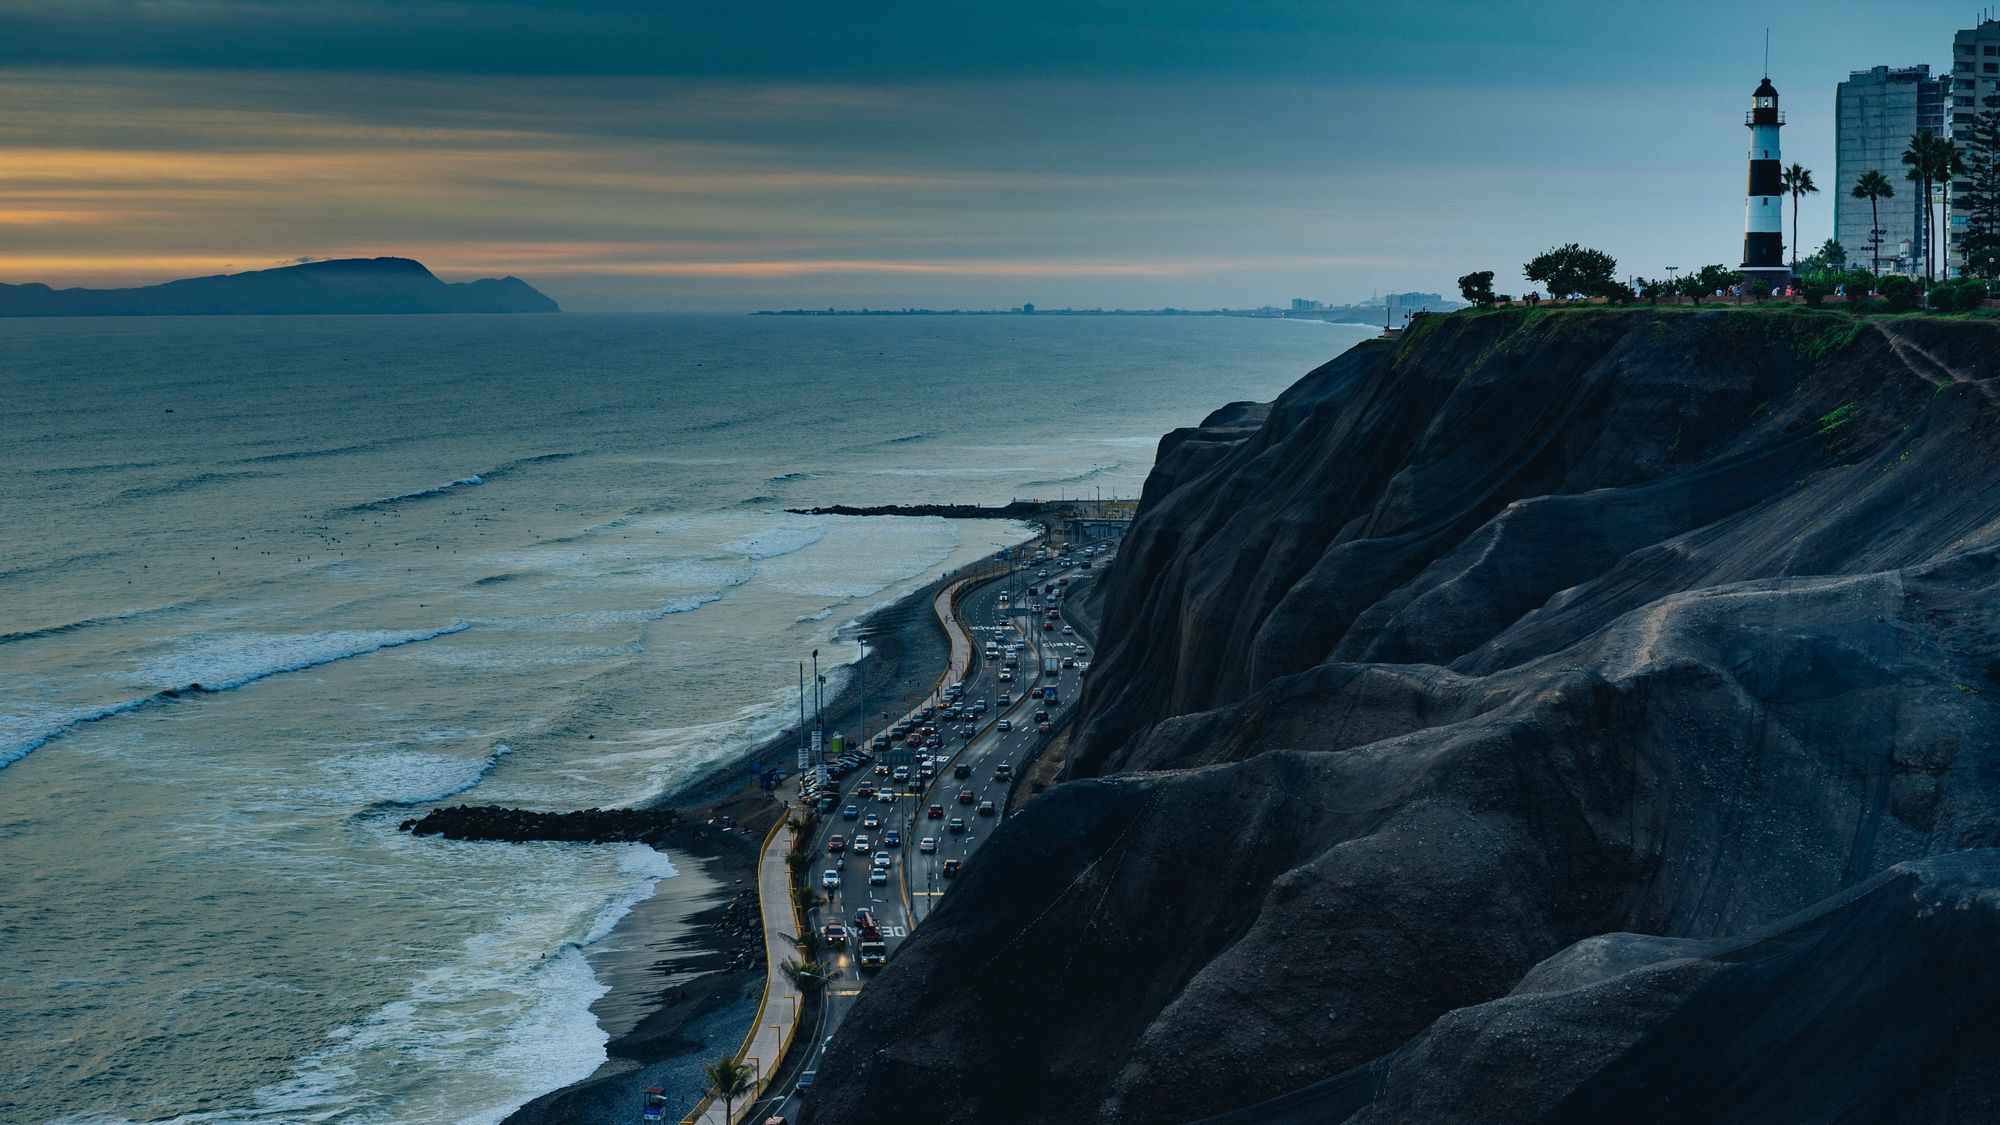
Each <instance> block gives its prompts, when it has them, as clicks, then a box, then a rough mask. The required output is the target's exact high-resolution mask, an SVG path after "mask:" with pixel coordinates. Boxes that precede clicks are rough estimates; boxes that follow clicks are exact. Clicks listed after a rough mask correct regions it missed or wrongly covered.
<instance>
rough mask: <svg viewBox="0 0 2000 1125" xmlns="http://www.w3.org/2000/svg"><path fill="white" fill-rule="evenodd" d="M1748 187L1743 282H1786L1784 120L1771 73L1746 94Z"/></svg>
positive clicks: (1789, 276)
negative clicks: (1780, 148)
mask: <svg viewBox="0 0 2000 1125" xmlns="http://www.w3.org/2000/svg"><path fill="white" fill-rule="evenodd" d="M1743 123H1744V124H1745V125H1748V126H1749V127H1750V190H1749V193H1748V197H1747V198H1746V199H1745V201H1744V206H1743V280H1744V283H1745V284H1746V285H1748V286H1750V287H1752V288H1755V287H1757V286H1762V287H1763V291H1764V292H1769V291H1770V290H1771V289H1772V288H1773V287H1775V286H1782V285H1786V284H1788V283H1789V282H1790V281H1791V279H1792V271H1791V269H1790V268H1789V267H1787V266H1786V265H1785V203H1784V196H1785V186H1784V182H1783V175H1782V173H1781V172H1780V171H1779V168H1780V165H1779V162H1778V130H1779V129H1782V128H1784V125H1785V119H1784V116H1783V115H1782V114H1780V113H1779V112H1778V90H1777V88H1776V87H1774V86H1772V85H1771V77H1770V75H1768V74H1767V75H1765V76H1764V81H1763V84H1762V85H1760V86H1758V87H1757V90H1756V92H1755V93H1753V94H1751V95H1750V112H1749V113H1748V114H1746V115H1745V116H1744V118H1743Z"/></svg>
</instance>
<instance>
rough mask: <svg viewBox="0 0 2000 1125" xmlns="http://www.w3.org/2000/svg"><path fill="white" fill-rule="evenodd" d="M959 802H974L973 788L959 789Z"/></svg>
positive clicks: (967, 803) (964, 803) (966, 803)
mask: <svg viewBox="0 0 2000 1125" xmlns="http://www.w3.org/2000/svg"><path fill="white" fill-rule="evenodd" d="M958 803H959V804H961V805H969V804H971V803H972V790H970V789H961V790H959V791H958Z"/></svg>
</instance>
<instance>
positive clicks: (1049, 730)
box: [1035, 723, 1056, 734]
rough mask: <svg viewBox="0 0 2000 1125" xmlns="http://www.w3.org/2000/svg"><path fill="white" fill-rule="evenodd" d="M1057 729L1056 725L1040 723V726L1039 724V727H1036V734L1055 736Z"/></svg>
mask: <svg viewBox="0 0 2000 1125" xmlns="http://www.w3.org/2000/svg"><path fill="white" fill-rule="evenodd" d="M1055 729H1056V725H1055V724H1054V723H1040V724H1037V725H1036V727H1035V733H1036V734H1053V733H1055Z"/></svg>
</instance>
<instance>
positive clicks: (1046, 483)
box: [1014, 461, 1125, 491]
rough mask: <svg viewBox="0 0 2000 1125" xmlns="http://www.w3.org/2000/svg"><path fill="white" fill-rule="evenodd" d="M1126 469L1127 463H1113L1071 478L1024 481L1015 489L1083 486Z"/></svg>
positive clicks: (1076, 474)
mask: <svg viewBox="0 0 2000 1125" xmlns="http://www.w3.org/2000/svg"><path fill="white" fill-rule="evenodd" d="M1124 467H1125V462H1123V461H1113V462H1112V463H1111V464H1109V465H1098V466H1096V467H1094V468H1089V469H1085V470H1084V471H1082V472H1080V473H1075V474H1072V475H1070V476H1066V477H1053V478H1051V479H1049V480H1031V481H1023V482H1021V483H1020V484H1017V485H1015V486H1014V487H1015V488H1017V489H1021V490H1024V491H1025V490H1027V489H1030V488H1058V487H1061V486H1062V485H1066V484H1083V483H1084V482H1086V481H1091V480H1096V479H1098V478H1100V477H1103V476H1104V475H1106V474H1108V473H1115V472H1117V471H1118V470H1120V469H1122V468H1124Z"/></svg>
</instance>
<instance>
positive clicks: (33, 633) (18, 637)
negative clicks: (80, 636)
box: [0, 602, 187, 645]
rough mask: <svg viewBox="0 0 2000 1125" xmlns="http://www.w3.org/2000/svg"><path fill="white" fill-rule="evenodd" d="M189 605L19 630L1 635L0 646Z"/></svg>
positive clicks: (183, 603)
mask: <svg viewBox="0 0 2000 1125" xmlns="http://www.w3.org/2000/svg"><path fill="white" fill-rule="evenodd" d="M186 607H187V603H185V602H176V603H174V604H172V605H163V606H154V607H153V608H151V609H129V610H126V611H124V612H122V613H105V614H99V615H98V616H96V617H85V618H81V619H79V620H76V621H66V622H64V623H63V624H61V625H44V626H42V627H41V628H39V629H19V630H16V631H14V632H11V633H0V645H11V644H18V643H20V642H22V641H39V640H43V639H46V638H48V637H60V636H64V635H66V634H69V633H81V632H83V631H84V630H85V629H95V628H98V627H99V626H103V625H117V624H119V623H121V622H125V621H138V620H140V619H142V618H146V617H151V616H152V615H153V614H156V613H168V612H171V611H173V610H176V609H185V608H186Z"/></svg>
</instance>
